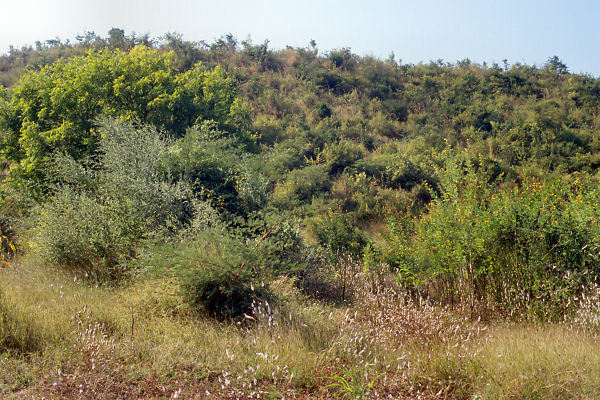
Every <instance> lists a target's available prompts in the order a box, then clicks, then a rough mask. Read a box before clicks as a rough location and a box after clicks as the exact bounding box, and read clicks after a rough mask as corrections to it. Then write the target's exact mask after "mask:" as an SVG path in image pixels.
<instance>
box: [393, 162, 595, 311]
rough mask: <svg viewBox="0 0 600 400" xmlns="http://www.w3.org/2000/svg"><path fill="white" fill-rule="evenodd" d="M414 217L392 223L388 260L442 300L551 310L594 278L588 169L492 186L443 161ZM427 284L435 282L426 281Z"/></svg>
mask: <svg viewBox="0 0 600 400" xmlns="http://www.w3.org/2000/svg"><path fill="white" fill-rule="evenodd" d="M441 192H442V194H441V195H440V196H439V197H435V198H434V200H433V202H432V204H431V205H430V206H429V208H428V212H427V213H426V214H425V215H424V216H423V217H422V219H420V220H418V221H412V222H411V223H409V224H404V225H403V227H401V226H400V225H398V226H397V227H396V228H395V229H394V227H392V228H393V229H392V236H391V239H392V240H391V249H390V252H389V254H388V262H389V263H390V264H392V265H394V266H396V267H398V268H400V269H401V270H402V271H404V276H408V277H410V279H411V281H414V278H415V277H417V278H418V279H417V281H419V280H422V279H424V280H426V281H429V282H436V283H435V284H430V285H426V286H424V287H423V289H424V290H425V291H427V290H429V291H430V295H431V296H434V297H436V296H437V297H438V298H440V299H441V300H442V301H445V302H454V301H461V300H464V301H469V302H470V304H471V305H472V306H475V304H483V305H484V306H485V305H489V306H490V307H492V308H493V309H496V310H500V311H502V312H517V311H518V312H533V313H534V314H535V315H537V316H539V317H541V318H546V317H548V316H557V315H558V316H560V315H561V313H562V312H564V311H565V307H567V304H568V299H569V298H570V297H571V296H574V295H576V294H578V293H579V292H581V290H583V287H585V286H586V285H587V284H588V283H590V282H591V281H592V280H593V279H596V278H597V277H598V274H600V266H599V265H598V262H597V259H596V256H595V254H596V253H597V250H598V249H597V247H598V243H599V239H600V229H599V226H600V225H599V224H598V222H600V221H599V217H600V207H599V206H598V204H600V203H599V201H598V200H599V199H600V191H598V189H597V185H596V184H595V183H593V182H592V181H591V179H590V178H588V177H586V176H584V175H577V176H574V177H573V178H572V180H571V181H567V180H565V179H556V178H555V179H547V180H546V181H541V180H539V179H527V180H525V181H524V182H522V184H520V185H518V184H512V185H507V186H505V187H502V188H500V189H497V188H495V187H494V186H492V185H490V184H489V183H488V179H487V176H486V174H485V172H483V173H481V174H480V173H477V172H476V171H475V168H474V167H473V166H472V165H471V164H470V162H469V160H466V161H456V160H454V161H450V162H449V164H448V166H447V168H446V169H445V171H444V173H443V174H442V175H441ZM434 288H437V289H434Z"/></svg>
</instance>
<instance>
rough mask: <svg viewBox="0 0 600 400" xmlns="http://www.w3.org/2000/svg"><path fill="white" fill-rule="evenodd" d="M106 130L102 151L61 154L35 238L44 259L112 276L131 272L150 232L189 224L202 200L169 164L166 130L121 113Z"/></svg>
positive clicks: (103, 128)
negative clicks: (176, 179)
mask: <svg viewBox="0 0 600 400" xmlns="http://www.w3.org/2000/svg"><path fill="white" fill-rule="evenodd" d="M100 132H101V141H100V152H99V155H98V156H97V157H96V158H95V159H94V158H92V159H88V160H84V161H75V160H73V159H72V158H70V157H68V156H65V155H57V156H56V157H55V158H54V161H53V163H52V164H51V165H52V169H53V172H54V174H53V176H54V180H55V182H57V183H56V184H55V185H54V187H53V188H52V190H51V193H52V194H51V196H50V197H49V199H48V201H46V202H45V203H43V204H42V205H40V206H39V207H38V212H37V213H34V215H36V217H35V224H34V228H33V235H32V240H31V244H32V246H33V248H34V250H35V252H36V253H37V254H38V256H40V257H41V259H42V260H44V261H47V262H50V263H52V264H55V265H60V266H65V267H68V268H70V269H73V270H79V271H84V272H86V273H87V274H88V275H92V276H95V277H99V278H104V277H116V276H119V275H121V274H122V273H123V272H125V271H126V269H127V267H126V265H127V261H128V260H130V259H131V258H132V257H134V256H135V254H136V249H137V247H138V245H139V244H140V243H141V241H142V240H144V239H146V238H150V237H152V236H161V237H162V236H164V235H168V234H169V233H171V232H176V231H177V230H179V229H180V228H182V227H184V226H187V225H189V222H190V221H191V220H192V219H193V218H194V213H195V210H196V209H197V208H198V207H197V205H196V203H195V201H194V198H193V193H192V191H191V189H190V188H189V187H188V186H187V185H186V184H184V183H172V182H171V181H170V180H169V177H168V176H167V174H166V172H165V171H164V168H162V157H163V155H164V154H165V152H166V151H167V148H168V142H167V141H166V140H165V139H164V138H163V137H162V135H161V134H160V132H158V131H156V130H155V129H153V128H151V127H147V126H135V125H134V124H131V123H125V122H119V121H114V120H105V121H101V122H100Z"/></svg>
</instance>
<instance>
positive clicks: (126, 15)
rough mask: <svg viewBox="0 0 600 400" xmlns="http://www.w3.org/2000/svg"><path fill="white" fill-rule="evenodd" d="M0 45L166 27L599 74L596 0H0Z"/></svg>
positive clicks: (198, 36) (277, 44)
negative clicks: (555, 64)
mask: <svg viewBox="0 0 600 400" xmlns="http://www.w3.org/2000/svg"><path fill="white" fill-rule="evenodd" d="M0 10H2V15H3V17H2V20H1V22H0V52H6V51H7V50H8V46H9V45H10V44H13V45H16V46H22V45H24V44H33V43H34V42H35V41H36V40H40V41H44V40H46V39H51V38H54V37H56V36H59V37H60V38H61V39H67V38H70V39H71V40H73V38H74V37H75V36H76V35H77V34H78V33H83V32H84V31H85V30H90V31H95V32H96V33H97V34H100V35H102V36H105V35H106V33H107V32H108V30H109V29H110V28H112V27H119V28H122V29H125V31H126V33H127V34H129V33H131V32H132V31H134V32H137V33H150V34H151V35H152V36H159V35H161V34H164V33H165V32H168V31H176V32H179V33H181V34H183V36H184V39H187V40H206V41H208V42H212V41H213V40H214V39H215V38H218V37H220V36H221V35H223V34H226V33H228V32H231V33H233V34H234V35H235V36H237V37H238V39H245V38H247V36H248V35H250V36H251V37H252V39H253V40H254V42H262V41H263V40H265V39H269V40H270V45H271V47H273V48H283V47H285V46H286V45H291V46H295V47H296V46H307V45H308V43H309V41H310V40H311V39H314V40H315V41H316V42H317V46H318V48H319V50H321V51H327V50H331V49H334V48H340V47H350V48H351V49H352V51H353V52H355V53H358V54H361V55H365V54H370V55H374V56H377V57H381V58H386V57H387V56H388V55H389V54H390V52H392V51H393V52H394V53H395V54H396V58H397V59H401V60H402V61H403V62H405V63H417V62H419V61H424V62H429V61H430V60H437V59H443V60H445V61H450V62H455V61H457V60H461V59H464V58H466V57H468V58H470V59H471V60H472V61H474V62H479V63H481V62H483V61H487V62H488V63H491V62H497V63H499V64H501V62H502V60H503V59H505V58H506V59H508V61H509V63H515V62H521V63H527V64H537V65H542V64H543V63H544V62H545V61H546V59H547V58H548V57H550V56H552V55H555V54H556V55H558V56H559V57H560V58H561V59H562V60H563V61H564V62H565V63H566V64H567V65H568V67H569V69H570V70H571V71H572V72H584V73H591V74H593V75H595V76H600V27H599V26H598V21H600V1H596V0H571V1H557V0H545V1H542V0H520V1H519V0H497V1H492V0H478V1H474V0H455V1H452V0H422V1H413V0H398V1H392V0H369V1H358V0H345V1H342V0H329V1H328V0H321V1H317V0H297V1H286V0H280V1H273V0H256V1H251V0H245V1H244V0H229V1H201V0H195V1H194V0H170V1H164V0H143V1H142V0H93V1H90V0H55V1H49V0H0Z"/></svg>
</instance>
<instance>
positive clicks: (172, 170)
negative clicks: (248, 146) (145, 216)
mask: <svg viewBox="0 0 600 400" xmlns="http://www.w3.org/2000/svg"><path fill="white" fill-rule="evenodd" d="M244 153H245V151H244V148H243V146H242V145H241V144H240V142H239V140H237V139H236V138H233V137H230V136H229V135H228V134H227V133H226V132H225V131H222V130H219V129H218V125H217V124H216V123H215V122H213V121H207V122H204V123H203V124H201V125H198V126H195V127H193V128H191V129H189V130H188V131H187V133H186V135H185V136H184V137H183V138H181V139H179V140H177V141H176V142H174V143H173V144H172V145H171V146H170V147H169V149H168V152H167V154H166V155H165V157H164V160H165V161H164V165H165V168H166V170H167V171H168V172H169V174H170V175H171V176H173V177H174V178H176V179H178V180H180V181H181V182H187V183H188V184H189V185H190V186H191V188H192V189H193V191H194V192H195V193H196V194H197V195H198V196H199V197H200V198H202V199H203V200H206V201H209V202H210V203H211V205H212V206H213V207H216V208H219V209H226V210H228V211H231V212H236V211H239V210H240V209H241V208H242V206H243V203H244V199H243V198H242V194H241V192H242V182H243V180H244V176H243V174H242V172H241V169H242V168H243V160H242V156H243V154H244ZM257 179H258V178H257ZM257 184H258V183H257ZM244 189H248V190H250V188H248V187H245V188H244ZM245 195H248V196H250V194H248V193H246V192H245ZM253 195H255V196H259V195H258V194H257V193H254V194H253ZM255 200H256V201H260V199H258V198H257V199H255Z"/></svg>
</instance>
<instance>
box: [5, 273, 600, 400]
mask: <svg viewBox="0 0 600 400" xmlns="http://www.w3.org/2000/svg"><path fill="white" fill-rule="evenodd" d="M363 278H364V277H359V278H358V279H357V280H356V282H357V283H356V285H355V286H354V287H353V290H354V298H355V299H358V301H356V302H355V305H354V306H350V307H348V308H345V307H340V308H328V307H326V306H324V305H322V304H319V303H315V302H313V301H310V300H309V299H307V298H305V297H303V296H302V295H301V294H300V293H298V292H297V290H296V289H295V288H294V286H293V285H292V284H291V283H290V282H289V281H286V280H281V281H279V282H277V283H276V285H274V290H275V291H277V293H279V295H280V298H281V299H283V300H282V301H281V302H280V304H278V305H277V306H276V305H272V304H266V303H265V304H256V305H255V310H254V313H253V315H252V316H249V317H248V318H247V319H246V321H245V322H242V323H239V324H233V323H217V322H215V321H212V320H210V319H205V318H203V317H202V316H200V315H197V314H195V313H194V311H193V310H191V309H189V308H188V307H186V306H185V303H184V302H183V299H182V298H181V296H180V294H179V290H178V283H177V281H175V280H172V281H169V280H151V279H146V280H143V279H142V280H137V281H136V282H135V283H132V284H129V285H124V286H122V287H116V288H102V287H92V286H90V285H88V284H85V283H82V282H81V280H80V279H74V278H73V277H70V276H67V275H63V274H60V273H58V272H57V271H49V270H46V269H44V268H40V267H39V266H35V265H27V266H24V265H21V266H18V267H16V268H14V269H11V270H8V269H6V270H2V271H0V293H1V294H2V296H1V297H0V318H3V319H2V323H3V325H2V327H0V332H1V333H2V337H1V340H2V341H0V346H1V347H0V354H2V355H1V356H0V395H1V396H2V397H7V398H11V397H12V398H25V397H30V398H31V397H33V398H41V397H43V396H44V397H46V398H100V399H101V398H107V399H108V398H175V397H177V398H214V399H226V398H242V399H244V398H265V399H266V398H284V397H285V398H299V399H305V398H315V399H324V398H337V397H341V396H343V395H346V394H347V395H348V396H349V397H348V398H372V399H378V398H382V399H383V398H391V399H402V398H407V399H408V398H411V399H412V398H423V399H475V398H478V399H499V398H506V399H546V398H553V399H582V398H583V399H593V398H600V378H598V377H600V346H599V344H600V341H599V339H598V338H597V337H596V336H595V334H594V331H593V330H591V329H590V328H589V327H588V326H585V327H584V326H583V325H584V324H583V323H582V322H581V318H580V319H579V320H577V319H574V321H569V322H568V323H563V324H554V325H540V326H532V325H530V324H525V323H520V324H519V323H514V324H512V325H508V324H505V323H501V322H496V323H488V324H484V323H482V322H479V321H473V320H471V319H468V318H465V317H464V316H462V315H461V314H460V313H456V312H453V313H451V312H449V310H446V309H442V308H439V307H434V306H432V305H430V304H427V303H426V302H424V301H422V300H418V299H410V298H408V297H406V296H404V295H400V294H398V293H396V292H394V291H393V290H391V289H390V288H389V287H390V286H389V285H375V286H373V285H371V284H370V281H369V280H368V279H363ZM386 287H387V289H386ZM595 304H596V303H595V302H594V301H591V300H588V301H586V302H585V303H582V311H581V312H580V313H579V314H577V315H585V316H586V318H587V319H586V321H589V320H590V318H591V320H593V315H592V314H593V313H594V312H595V311H594V310H595V308H594V307H595ZM132 316H133V318H132ZM132 328H133V331H132ZM132 332H133V333H132ZM7 338H8V339H9V340H7ZM340 368H343V369H340ZM328 377H329V378H328ZM336 378H337V379H339V378H344V379H346V380H347V381H348V383H349V384H348V386H347V387H344V388H341V389H340V387H339V386H338V387H329V388H327V387H326V386H327V385H328V384H331V383H335V382H336ZM370 382H373V385H372V386H373V387H372V388H370V387H369V384H370ZM339 390H341V392H340V393H337V391H339ZM336 393H337V394H336Z"/></svg>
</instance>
